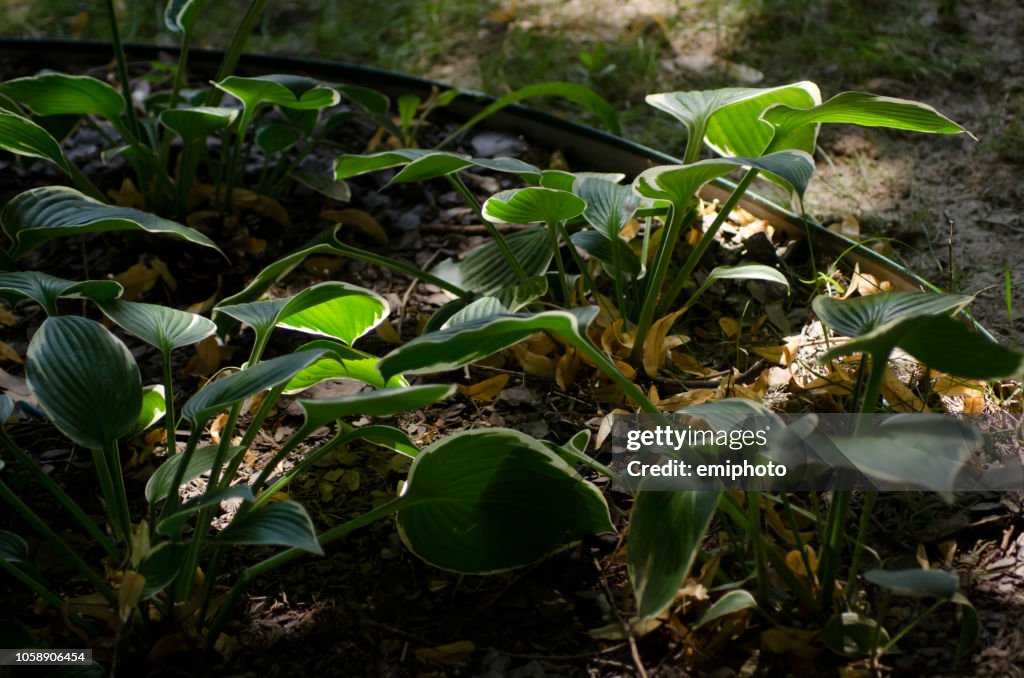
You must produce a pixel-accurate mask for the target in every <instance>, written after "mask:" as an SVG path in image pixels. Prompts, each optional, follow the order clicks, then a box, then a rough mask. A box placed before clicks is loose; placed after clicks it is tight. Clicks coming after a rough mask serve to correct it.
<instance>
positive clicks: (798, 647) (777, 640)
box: [761, 626, 821, 659]
mask: <svg viewBox="0 0 1024 678" xmlns="http://www.w3.org/2000/svg"><path fill="white" fill-rule="evenodd" d="M816 635H818V631H817V630H815V629H794V628H791V627H786V626H779V627H777V628H774V629H768V630H767V631H765V632H764V633H762V634H761V645H762V646H764V648H765V649H766V650H768V651H769V652H774V653H775V654H792V655H795V656H797V657H801V658H804V659H814V658H815V657H817V656H818V655H819V654H821V648H820V647H816V646H815V645H814V644H813V643H812V642H811V641H812V640H813V639H814V637H815V636H816Z"/></svg>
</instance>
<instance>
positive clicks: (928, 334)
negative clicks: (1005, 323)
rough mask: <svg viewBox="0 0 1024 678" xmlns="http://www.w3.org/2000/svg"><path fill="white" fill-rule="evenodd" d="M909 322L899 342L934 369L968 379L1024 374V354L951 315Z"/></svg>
mask: <svg viewBox="0 0 1024 678" xmlns="http://www.w3.org/2000/svg"><path fill="white" fill-rule="evenodd" d="M907 322H908V327H906V328H905V331H904V332H903V335H902V336H901V337H900V338H899V340H898V341H897V343H896V345H897V346H899V347H900V348H902V349H903V350H904V351H906V352H907V353H909V354H910V355H912V356H914V357H915V358H916V359H917V360H919V361H920V362H921V363H922V364H924V365H927V366H928V367H930V368H932V369H933V370H938V371H940V372H945V373H947V374H951V375H954V376H957V377H963V378H965V379H985V380H989V379H1008V378H1014V377H1021V376H1024V354H1021V353H1019V352H1017V351H1014V350H1013V349H1010V348H1007V347H1005V346H1001V345H1000V344H998V343H996V342H994V341H992V340H991V339H989V338H988V337H986V336H984V335H982V334H980V333H979V332H974V331H972V330H971V329H970V328H969V327H968V326H967V325H966V324H965V323H962V322H959V321H957V320H954V319H953V318H950V317H948V316H944V315H942V316H933V317H928V318H916V319H914V320H911V321H907Z"/></svg>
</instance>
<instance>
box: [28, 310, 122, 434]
mask: <svg viewBox="0 0 1024 678" xmlns="http://www.w3.org/2000/svg"><path fill="white" fill-rule="evenodd" d="M25 376H26V378H27V381H28V386H29V388H30V389H31V390H32V394H33V395H34V396H35V397H36V400H38V401H39V404H40V405H41V406H42V408H43V410H44V411H45V412H46V414H47V415H48V416H49V417H50V418H51V419H52V420H53V423H54V424H56V426H57V428H59V429H60V430H61V432H63V433H64V435H66V436H67V437H68V438H71V440H73V441H74V442H75V443H77V444H78V445H81V446H82V447H86V448H89V449H105V448H107V447H109V446H110V445H111V444H112V443H113V442H114V441H115V440H117V439H118V438H121V437H123V436H124V435H126V434H127V433H129V432H130V431H131V430H132V429H133V428H134V427H135V424H136V422H137V421H138V417H139V410H140V409H141V408H142V382H141V380H140V377H139V368H138V366H137V365H136V364H135V359H134V358H133V357H132V354H131V353H130V352H129V351H128V349H127V348H126V347H125V345H124V344H122V343H121V341H120V340H119V339H118V338H117V337H115V336H114V335H112V334H111V333H110V332H108V331H107V330H106V329H104V327H103V326H102V325H100V324H99V323H97V322H95V321H92V320H88V319H86V318H81V317H77V316H60V317H56V318H47V319H46V320H45V321H44V322H43V324H42V325H41V326H40V328H39V330H38V331H37V332H36V333H35V335H34V336H33V337H32V341H31V343H29V347H28V356H27V359H26V361H25Z"/></svg>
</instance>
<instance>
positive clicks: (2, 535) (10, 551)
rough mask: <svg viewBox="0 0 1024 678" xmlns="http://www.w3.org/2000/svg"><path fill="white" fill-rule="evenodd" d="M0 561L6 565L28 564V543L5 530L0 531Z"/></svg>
mask: <svg viewBox="0 0 1024 678" xmlns="http://www.w3.org/2000/svg"><path fill="white" fill-rule="evenodd" d="M0 559H3V560H5V561H6V562H8V563H25V562H28V543H27V542H26V541H25V540H24V539H22V538H21V537H19V536H18V535H16V534H14V533H13V532H8V531H7V530H0Z"/></svg>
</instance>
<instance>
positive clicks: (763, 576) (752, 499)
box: [747, 491, 768, 605]
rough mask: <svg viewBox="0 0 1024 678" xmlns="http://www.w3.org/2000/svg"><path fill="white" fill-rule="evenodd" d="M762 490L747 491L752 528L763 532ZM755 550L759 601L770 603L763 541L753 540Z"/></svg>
mask: <svg viewBox="0 0 1024 678" xmlns="http://www.w3.org/2000/svg"><path fill="white" fill-rule="evenodd" d="M759 501H760V492H753V491H748V492H747V513H748V515H749V516H750V526H751V530H753V531H754V532H757V533H758V534H760V533H761V506H760V505H759V504H758V502H759ZM751 544H752V547H753V549H752V550H753V552H754V566H755V570H756V572H757V603H758V605H767V603H768V568H767V567H766V566H765V555H764V552H763V550H762V548H761V541H760V540H759V539H753V540H752V541H751Z"/></svg>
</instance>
